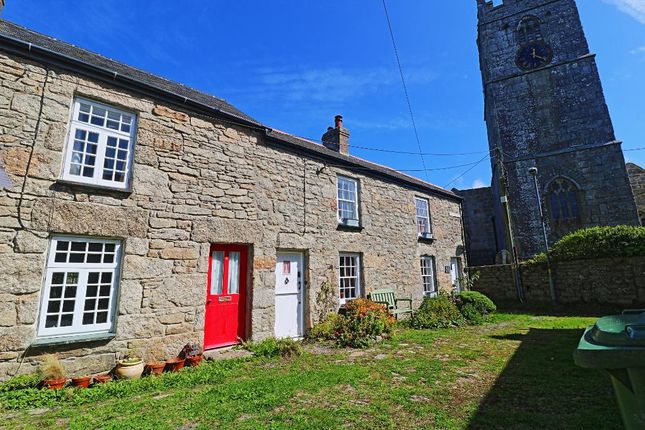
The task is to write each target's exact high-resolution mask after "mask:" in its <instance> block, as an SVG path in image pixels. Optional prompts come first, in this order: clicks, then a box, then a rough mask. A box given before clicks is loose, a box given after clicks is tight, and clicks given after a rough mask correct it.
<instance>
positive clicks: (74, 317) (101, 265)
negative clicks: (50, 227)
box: [38, 236, 121, 337]
mask: <svg viewBox="0 0 645 430" xmlns="http://www.w3.org/2000/svg"><path fill="white" fill-rule="evenodd" d="M120 254H121V242H120V241H117V240H103V239H93V238H85V237H68V236H58V237H53V238H52V239H51V244H50V249H49V257H48V260H47V272H46V278H45V286H44V288H43V293H42V300H41V305H40V318H39V323H38V336H39V337H49V336H58V335H69V334H82V333H97V332H110V331H111V330H112V329H113V325H114V315H115V312H116V298H117V291H118V286H119V279H118V277H119V262H120V257H121V255H120Z"/></svg>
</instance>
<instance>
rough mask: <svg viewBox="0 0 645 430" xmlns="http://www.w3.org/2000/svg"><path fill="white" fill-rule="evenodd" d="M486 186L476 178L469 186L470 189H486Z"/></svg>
mask: <svg viewBox="0 0 645 430" xmlns="http://www.w3.org/2000/svg"><path fill="white" fill-rule="evenodd" d="M487 186H488V185H486V183H485V182H484V181H482V180H481V179H479V178H477V179H475V180H474V181H473V184H472V185H471V187H470V188H486V187H487Z"/></svg>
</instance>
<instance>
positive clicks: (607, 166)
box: [477, 0, 639, 258]
mask: <svg viewBox="0 0 645 430" xmlns="http://www.w3.org/2000/svg"><path fill="white" fill-rule="evenodd" d="M477 3H478V21H479V26H478V38H477V44H478V47H479V59H480V67H481V73H482V80H483V86H484V97H485V120H486V125H487V130H488V141H489V147H490V149H491V159H492V164H493V165H492V167H493V179H492V185H491V188H492V193H493V204H494V205H495V206H496V208H495V217H494V219H495V224H496V234H497V236H498V237H497V242H498V243H499V244H500V246H499V247H500V248H507V249H509V250H510V248H511V245H510V240H509V236H508V234H509V233H508V232H509V230H510V231H512V237H513V242H514V245H515V248H516V251H517V253H518V256H519V257H520V258H526V257H530V256H532V255H534V254H536V253H538V252H542V251H544V248H545V247H544V245H545V244H544V235H543V230H542V222H541V219H540V212H539V206H538V198H537V195H536V190H535V182H534V176H533V175H532V173H533V174H535V168H537V175H536V176H535V178H537V183H538V188H539V190H540V195H541V198H542V207H543V209H544V211H545V214H544V215H545V219H546V228H547V236H548V240H549V243H550V244H553V243H554V242H555V241H557V240H558V239H559V238H561V237H562V236H563V235H564V234H566V233H568V232H570V231H572V230H577V229H579V228H584V227H591V226H597V225H618V224H629V225H638V224H639V220H638V216H637V212H636V205H635V203H634V198H633V195H632V190H631V187H630V184H629V178H628V176H627V172H626V168H625V160H624V158H623V153H622V149H621V142H619V141H617V140H616V137H615V135H614V129H613V126H612V123H611V118H610V116H609V111H608V109H607V105H606V104H605V97H604V95H603V90H602V85H601V83H600V77H599V75H598V70H597V67H596V62H595V55H594V54H591V53H590V52H589V47H588V45H587V40H586V38H585V34H584V30H583V28H582V23H581V21H580V16H579V14H578V9H577V7H576V3H575V0H503V2H501V1H498V2H496V4H493V2H491V1H485V0H477ZM497 3H499V4H497ZM503 196H505V198H504V197H503ZM502 200H507V201H508V203H507V204H508V212H507V208H506V206H505V205H506V204H505V203H501V201H502ZM507 213H509V214H510V223H509V219H508V217H507ZM509 225H510V228H509Z"/></svg>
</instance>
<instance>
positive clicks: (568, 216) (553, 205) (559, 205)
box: [547, 178, 580, 221]
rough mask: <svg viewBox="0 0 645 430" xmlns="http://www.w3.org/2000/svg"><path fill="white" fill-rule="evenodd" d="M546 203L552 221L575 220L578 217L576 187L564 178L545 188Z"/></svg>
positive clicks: (552, 182) (557, 179) (555, 180)
mask: <svg viewBox="0 0 645 430" xmlns="http://www.w3.org/2000/svg"><path fill="white" fill-rule="evenodd" d="M547 202H548V205H549V211H550V214H551V219H552V220H553V221H566V220H575V219H577V218H578V217H579V213H580V211H579V208H578V187H576V185H575V184H574V183H573V182H572V181H570V180H569V179H566V178H556V179H554V180H553V181H551V183H550V184H549V186H548V187H547Z"/></svg>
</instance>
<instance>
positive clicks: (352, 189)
mask: <svg viewBox="0 0 645 430" xmlns="http://www.w3.org/2000/svg"><path fill="white" fill-rule="evenodd" d="M337 188H338V223H339V224H340V225H346V226H353V227H358V226H359V224H360V223H359V219H358V181H357V180H356V179H351V178H348V177H345V176H339V177H338V179H337Z"/></svg>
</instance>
